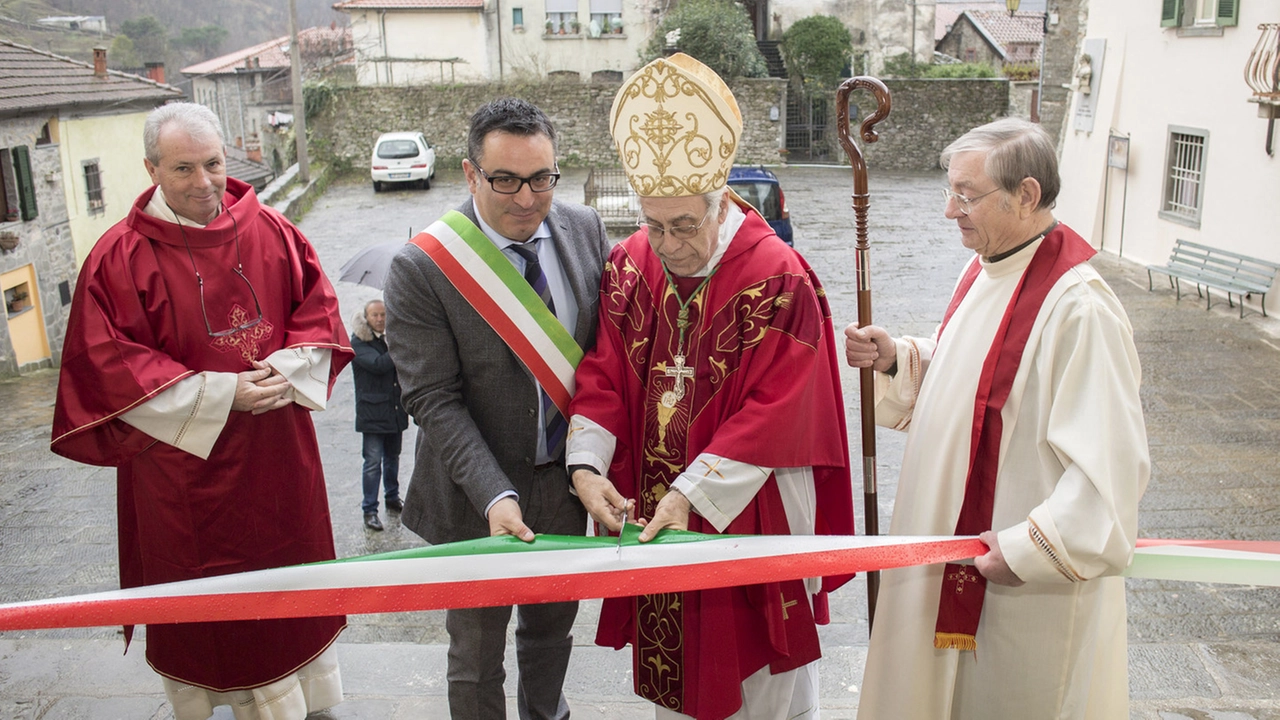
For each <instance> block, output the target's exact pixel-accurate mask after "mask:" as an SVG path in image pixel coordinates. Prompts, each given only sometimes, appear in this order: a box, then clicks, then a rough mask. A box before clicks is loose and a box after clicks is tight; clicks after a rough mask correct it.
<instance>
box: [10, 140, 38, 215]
mask: <svg viewBox="0 0 1280 720" xmlns="http://www.w3.org/2000/svg"><path fill="white" fill-rule="evenodd" d="M13 174H14V177H15V179H16V180H17V181H18V206H19V207H20V208H22V219H23V220H35V219H36V216H37V215H39V214H40V211H39V210H37V209H36V183H35V180H34V179H33V178H32V177H31V151H30V150H28V149H27V146H26V145H19V146H17V147H15V148H14V149H13Z"/></svg>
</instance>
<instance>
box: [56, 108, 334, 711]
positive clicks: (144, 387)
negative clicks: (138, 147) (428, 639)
mask: <svg viewBox="0 0 1280 720" xmlns="http://www.w3.org/2000/svg"><path fill="white" fill-rule="evenodd" d="M144 144H145V147H146V156H147V157H146V160H145V163H144V164H145V165H146V167H147V170H148V171H149V172H150V174H151V178H152V180H153V181H154V182H155V183H156V187H153V188H150V189H148V190H146V191H145V192H143V193H142V195H140V196H139V197H138V199H137V201H136V202H135V203H134V206H133V209H132V211H131V212H130V213H129V215H128V216H127V217H126V218H125V219H124V220H122V221H121V222H119V223H117V224H116V225H115V226H113V227H112V228H111V229H110V230H109V231H107V233H106V234H105V235H103V237H102V238H101V239H100V240H99V241H98V243H97V244H96V245H95V246H94V248H93V250H92V251H91V252H90V253H89V257H88V258H87V259H86V260H85V263H84V266H83V268H82V269H81V273H80V278H79V281H78V283H77V285H76V291H75V298H74V300H73V303H72V308H71V318H70V322H69V325H68V328H67V336H66V344H65V348H64V350H63V356H62V371H61V377H60V380H59V383H58V397H57V405H56V408H55V411H54V421H53V422H54V424H53V443H52V449H53V451H54V452H56V453H58V454H60V455H64V456H66V457H68V458H71V459H73V460H77V461H79V462H83V463H89V464H92V465H104V466H114V467H116V468H117V479H118V500H117V505H118V507H117V510H118V513H119V542H120V585H121V587H125V588H131V587H137V586H140V585H152V584H156V583H166V582H173V581H177V580H188V579H192V578H200V577H208V576H212V575H224V574H229V573H238V572H244V571H249V570H259V569H263V568H273V567H279V566H284V565H293V564H297V563H304V562H313V561H319V560H330V559H333V557H334V547H333V531H332V528H331V526H330V523H329V505H328V499H327V497H326V492H325V484H324V473H323V469H322V467H321V464H320V452H319V446H318V444H317V442H316V435H315V428H314V427H313V425H312V424H311V412H312V411H313V410H323V409H324V407H325V403H326V402H327V400H328V395H329V391H330V389H331V388H332V386H333V381H334V378H335V376H336V375H337V374H338V372H339V371H340V370H341V369H342V367H343V366H344V365H346V364H347V362H348V361H349V360H350V359H351V357H352V353H351V349H350V343H349V342H348V340H347V335H346V332H345V330H344V329H343V326H342V322H341V320H340V319H339V312H338V301H337V298H336V296H335V295H334V291H333V287H332V286H331V285H330V284H329V281H328V279H327V278H326V277H325V275H324V272H323V271H322V270H321V268H320V263H319V261H318V260H317V258H316V254H315V250H314V249H313V248H312V247H311V245H310V243H308V242H307V240H306V238H304V237H303V236H302V234H301V233H300V232H299V231H298V229H297V228H296V227H294V226H293V225H292V224H291V223H290V222H289V221H288V220H286V219H284V218H283V217H282V216H281V215H279V214H278V213H276V212H275V211H273V210H271V209H268V208H265V207H262V206H261V205H259V204H258V199H257V196H256V195H254V192H253V189H252V188H251V187H249V186H248V185H246V184H244V183H242V182H240V181H238V180H235V179H231V178H227V177H226V171H225V165H224V160H225V158H224V153H223V141H222V135H221V129H220V124H219V123H218V120H217V118H216V116H214V115H213V113H211V112H210V111H209V110H208V109H207V108H204V107H203V106H200V105H192V104H187V103H177V104H171V105H166V106H164V107H161V108H159V109H157V110H155V111H154V112H153V113H152V114H151V115H150V116H149V117H148V119H147V123H146V126H145V129H144ZM344 626H345V618H343V617H340V616H339V617H322V618H306V619H286V620H270V621H246V622H219V623H178V624H158V625H150V626H148V627H147V636H146V650H147V652H146V654H147V661H148V662H149V663H150V664H151V666H152V667H153V668H154V669H155V670H156V672H158V673H160V674H161V675H162V676H163V678H164V684H165V689H166V692H167V693H168V696H169V699H170V701H171V702H172V703H173V706H174V714H175V716H176V717H177V718H179V719H180V720H182V719H185V718H201V719H203V718H207V717H209V715H210V714H211V713H212V708H213V706H216V705H220V704H232V705H233V706H235V707H237V709H236V717H237V718H238V719H240V720H243V719H244V718H271V719H273V720H286V719H290V720H291V719H294V718H302V717H304V716H305V715H306V714H307V712H309V711H313V710H318V709H321V708H325V707H329V706H331V705H333V704H335V703H337V702H340V701H341V699H342V689H341V678H340V675H339V672H338V666H337V659H336V652H335V649H334V648H333V647H332V644H333V641H334V640H335V639H336V638H337V635H338V633H339V632H340V631H341V630H342V628H343V627H344ZM128 630H131V628H129V629H128Z"/></svg>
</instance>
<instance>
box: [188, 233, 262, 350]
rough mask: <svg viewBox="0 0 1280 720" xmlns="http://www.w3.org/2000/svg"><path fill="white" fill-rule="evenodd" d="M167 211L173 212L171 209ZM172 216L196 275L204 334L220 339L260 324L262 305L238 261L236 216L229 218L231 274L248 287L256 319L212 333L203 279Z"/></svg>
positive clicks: (238, 247)
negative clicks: (232, 254)
mask: <svg viewBox="0 0 1280 720" xmlns="http://www.w3.org/2000/svg"><path fill="white" fill-rule="evenodd" d="M169 209H170V210H173V208H169ZM173 216H174V217H175V218H177V220H178V233H179V234H180V235H181V236H182V244H183V245H185V246H186V248H187V258H188V259H189V260H191V270H192V272H194V273H195V274H196V284H197V285H198V286H199V287H200V314H201V315H202V316H203V317H204V329H205V332H207V333H209V337H213V338H220V337H226V336H228V335H235V334H236V333H238V332H240V331H241V330H248V329H249V328H251V327H253V326H254V325H257V324H258V323H260V322H262V304H261V303H259V302H258V292H257V291H256V290H254V289H253V283H251V282H249V278H247V277H245V274H244V264H243V263H242V262H241V261H240V225H239V223H237V222H236V216H235V215H232V216H231V227H232V228H233V235H232V237H233V238H234V239H235V242H236V266H235V267H233V268H231V272H234V273H235V274H236V275H239V276H240V279H241V280H243V281H244V284H245V285H248V286H249V294H250V295H252V296H253V307H254V309H255V310H256V311H257V313H258V317H257V318H255V319H253V320H249V321H247V322H243V323H240V324H239V325H236V326H235V327H233V328H228V329H226V330H219V331H218V332H214V331H213V326H212V325H210V324H209V311H208V310H206V309H205V306H204V278H203V277H200V271H199V270H197V269H196V258H195V256H194V255H192V254H191V244H190V243H188V242H187V233H186V232H185V231H184V230H183V229H182V218H181V217H179V216H178V214H177V213H176V212H175V213H174V214H173Z"/></svg>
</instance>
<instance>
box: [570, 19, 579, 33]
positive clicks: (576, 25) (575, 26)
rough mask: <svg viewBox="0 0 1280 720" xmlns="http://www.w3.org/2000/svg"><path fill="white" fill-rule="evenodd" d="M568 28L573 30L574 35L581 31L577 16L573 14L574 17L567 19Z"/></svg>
mask: <svg viewBox="0 0 1280 720" xmlns="http://www.w3.org/2000/svg"><path fill="white" fill-rule="evenodd" d="M569 29H570V30H571V31H573V34H574V35H577V34H578V33H580V32H582V24H581V23H579V22H578V18H577V16H574V18H573V19H572V20H570V21H569Z"/></svg>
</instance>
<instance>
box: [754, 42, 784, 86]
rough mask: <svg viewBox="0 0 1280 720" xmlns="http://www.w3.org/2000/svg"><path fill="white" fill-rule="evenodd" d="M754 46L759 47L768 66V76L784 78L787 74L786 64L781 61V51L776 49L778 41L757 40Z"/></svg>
mask: <svg viewBox="0 0 1280 720" xmlns="http://www.w3.org/2000/svg"><path fill="white" fill-rule="evenodd" d="M756 47H758V48H760V54H761V55H764V61H765V63H767V64H768V66H769V77H777V78H785V77H786V76H787V66H786V65H785V64H783V62H782V52H781V51H780V50H779V49H778V41H777V40H757V41H756Z"/></svg>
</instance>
